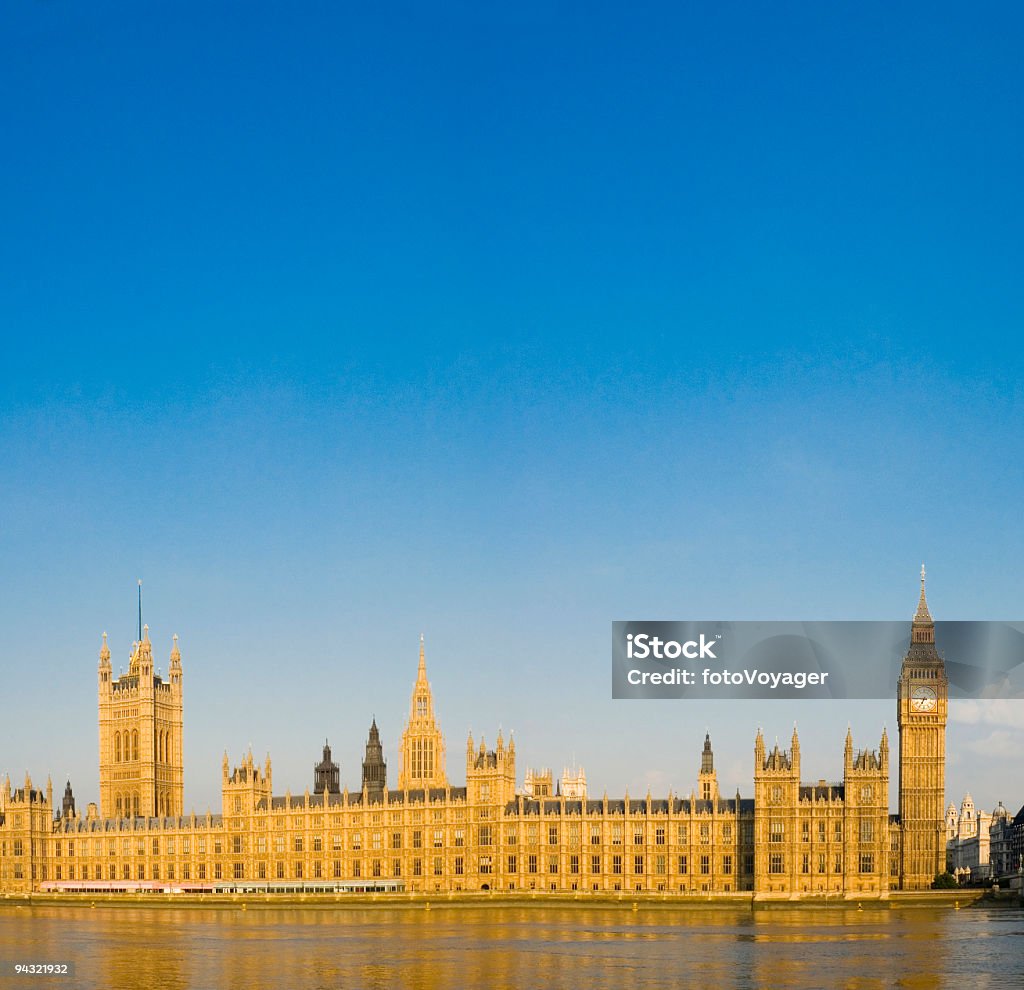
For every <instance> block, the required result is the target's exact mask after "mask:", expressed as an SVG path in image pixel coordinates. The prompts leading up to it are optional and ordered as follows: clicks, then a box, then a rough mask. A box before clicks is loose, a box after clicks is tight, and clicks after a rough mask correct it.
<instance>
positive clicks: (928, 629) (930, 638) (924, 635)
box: [910, 564, 935, 644]
mask: <svg viewBox="0 0 1024 990" xmlns="http://www.w3.org/2000/svg"><path fill="white" fill-rule="evenodd" d="M924 577H925V573H924V564H922V565H921V597H920V598H919V599H918V600H917V611H916V612H915V613H914V621H913V623H912V624H911V637H910V641H911V642H912V643H932V644H934V643H935V623H934V622H933V621H932V614H931V612H929V611H928V600H927V599H926V598H925V596H924Z"/></svg>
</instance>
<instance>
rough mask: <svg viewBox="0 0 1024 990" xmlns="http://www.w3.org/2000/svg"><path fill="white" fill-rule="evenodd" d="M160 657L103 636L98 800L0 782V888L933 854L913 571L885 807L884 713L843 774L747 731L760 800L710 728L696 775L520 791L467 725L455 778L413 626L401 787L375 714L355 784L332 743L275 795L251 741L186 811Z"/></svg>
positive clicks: (625, 875) (737, 865) (604, 886)
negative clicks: (835, 775) (814, 775)
mask: <svg viewBox="0 0 1024 990" xmlns="http://www.w3.org/2000/svg"><path fill="white" fill-rule="evenodd" d="M929 646H930V650H929V649H928V647H929ZM171 659H172V663H171V667H170V678H169V682H167V683H165V682H163V681H161V680H160V678H159V677H158V676H157V675H155V674H153V671H152V655H151V651H150V647H149V637H148V633H147V634H146V635H145V636H144V637H143V640H142V641H141V642H140V643H137V644H135V645H134V647H133V652H132V664H131V667H130V669H129V672H128V674H127V675H124V676H122V677H121V678H119V679H118V680H117V681H113V680H112V679H111V674H110V654H109V649H108V648H107V646H106V642H105V641H104V645H103V650H102V651H101V654H100V668H99V682H100V747H101V748H100V768H101V769H100V778H101V804H100V807H99V808H97V807H96V805H95V804H91V805H89V807H88V809H87V810H86V812H85V814H82V813H81V812H80V811H75V808H74V802H73V799H70V798H71V795H70V789H68V791H66V793H65V801H64V802H63V808H62V809H61V810H60V811H59V812H58V814H57V815H56V817H55V815H54V804H53V795H52V787H51V786H50V784H49V783H48V784H47V786H46V788H45V790H39V789H37V788H35V787H34V786H33V784H32V781H31V780H30V779H29V778H28V777H27V776H26V780H25V782H24V786H23V787H21V788H18V789H12V788H11V784H10V781H9V780H7V781H5V782H4V785H3V786H2V787H0V890H2V891H4V892H28V891H33V890H53V889H59V890H89V891H97V890H113V891H129V890H137V889H183V890H226V889H232V888H235V889H245V888H246V887H249V888H256V889H270V890H274V889H276V890H294V889H306V890H331V889H338V890H346V889H347V890H351V889H367V888H369V889H402V890H405V891H410V892H435V891H436V892H448V891H460V890H465V891H475V890H500V891H578V892H601V893H608V892H623V893H626V892H645V893H665V894H677V895H698V896H699V895H701V894H704V895H706V894H710V893H728V892H736V891H752V892H755V893H756V894H758V895H760V896H764V897H773V896H777V897H793V896H801V895H805V896H815V895H826V894H827V895H832V896H835V895H840V896H844V895H845V896H862V895H884V894H885V893H886V892H887V891H888V890H890V889H893V888H898V887H903V888H921V887H925V886H928V885H929V884H930V883H931V881H932V878H933V877H934V874H935V873H937V872H939V871H940V870H941V869H942V866H943V863H942V858H943V856H944V853H945V849H944V847H945V834H944V821H943V813H942V803H943V760H944V748H943V739H944V728H945V712H946V687H945V685H946V682H945V676H944V673H943V671H942V666H941V665H942V661H941V659H938V655H937V654H935V651H934V636H933V626H932V623H931V617H930V615H928V611H927V606H926V604H925V601H924V588H923V581H922V592H921V600H920V604H919V607H918V612H917V614H916V615H915V618H914V623H913V631H912V643H911V647H910V651H909V652H908V655H907V657H906V659H905V660H904V664H903V672H902V675H901V678H900V688H899V699H898V706H899V714H898V724H899V727H900V750H899V752H900V768H899V772H900V814H899V815H895V816H890V815H889V812H888V802H887V796H888V787H889V744H888V739H887V737H886V734H885V732H883V733H882V736H881V740H880V743H879V746H878V748H877V749H869V750H855V749H854V746H853V739H852V736H851V734H850V733H849V731H848V732H847V736H846V745H845V750H844V760H843V779H842V780H841V781H837V782H831V783H830V782H826V781H824V780H819V781H817V782H814V783H805V782H803V781H802V780H801V772H800V742H799V738H798V736H797V732H796V729H795V728H794V731H793V735H792V738H791V741H790V746H789V748H788V749H785V750H783V749H780V748H779V746H778V744H775V745H774V746H773V747H772V748H771V749H770V750H769V749H768V748H767V747H766V745H765V742H764V738H763V736H762V734H761V732H760V731H758V734H757V738H756V740H755V744H754V795H753V798H742V797H741V796H740V795H739V793H737V794H736V795H735V797H723V796H722V795H721V794H719V790H718V783H717V776H716V773H715V769H714V757H713V752H712V750H711V740H710V738H706V739H705V745H704V751H703V753H702V754H701V758H700V764H699V767H700V768H699V771H698V773H697V780H696V784H697V787H696V789H693V790H691V791H690V793H689V794H676V793H672V792H670V793H669V794H668V795H666V796H665V797H657V798H656V797H653V796H652V795H651V794H647V795H646V796H645V797H642V798H631V797H630V796H629V795H628V794H627V795H625V796H624V797H622V798H609V797H608V796H607V795H605V796H603V797H602V798H600V799H596V800H595V799H592V798H588V797H587V795H586V791H585V785H582V787H580V786H575V787H574V788H573V789H572V793H571V794H565V793H557V794H555V795H552V794H551V793H550V788H544V787H530V788H529V791H530V792H532V793H527V789H526V788H524V789H523V790H517V787H516V780H517V773H516V751H515V743H514V741H512V740H509V741H508V742H507V743H506V741H505V740H504V738H503V737H502V735H501V733H500V732H499V733H498V737H497V741H496V744H495V746H494V748H493V749H491V748H488V747H487V745H486V744H485V743H484V741H483V740H480V742H479V744H477V743H476V742H475V741H474V740H473V738H472V736H470V738H469V739H468V741H467V745H466V783H465V786H461V787H458V786H452V784H451V783H450V781H449V780H448V779H447V776H446V772H445V761H444V753H445V747H444V739H443V737H442V734H441V731H440V728H439V726H438V724H437V721H436V719H435V716H434V704H433V695H432V691H431V688H430V684H429V682H428V681H427V677H426V664H425V659H424V655H423V647H422V643H421V647H420V658H419V668H418V671H417V678H416V682H415V685H414V688H413V693H412V700H411V705H410V713H409V722H408V724H407V726H406V729H405V732H404V733H403V735H402V746H401V767H400V770H399V775H398V787H397V788H391V789H389V788H388V787H387V786H386V780H385V776H386V767H385V765H384V763H383V760H382V758H381V756H380V744H379V737H378V736H377V729H376V723H374V725H373V726H372V728H371V733H370V741H369V743H368V746H367V762H366V763H365V764H364V774H363V789H362V790H361V791H358V792H349V791H348V790H347V789H344V790H341V791H340V792H339V791H337V790H336V789H335V788H334V787H333V786H332V785H333V783H334V774H333V772H330V771H333V765H332V763H331V761H330V757H329V754H328V753H326V751H325V757H324V761H323V763H322V764H321V765H320V766H318V767H317V768H316V770H317V773H318V774H320V776H318V777H317V778H316V779H317V780H319V781H321V783H322V785H323V789H322V791H320V792H316V791H314V792H312V793H311V792H310V791H308V790H306V791H305V792H304V793H302V794H291V793H290V792H287V791H286V792H285V794H284V795H275V794H274V792H273V776H272V767H271V761H270V758H269V757H267V759H266V761H265V762H264V763H263V764H262V765H260V764H258V763H257V762H255V761H254V760H253V757H252V754H251V753H248V754H246V755H245V756H244V757H243V759H242V760H241V762H240V763H239V764H238V765H237V766H235V767H231V766H230V764H229V761H228V757H227V755H225V757H224V761H223V766H222V803H221V809H220V812H219V813H218V814H212V813H207V814H205V815H194V814H193V815H184V814H182V808H181V805H182V790H181V788H182V773H181V741H182V736H181V658H180V654H179V653H178V650H177V642H176V641H175V647H174V652H173V653H172V658H171ZM921 688H927V690H924V691H922V690H920V689H921ZM136 734H138V744H137V745H138V749H137V750H136V741H135V739H136ZM119 741H120V751H119V746H118V742H119ZM581 776H582V775H581ZM527 777H528V779H529V780H531V781H534V782H535V781H536V779H539V778H536V776H535V775H533V774H528V775H527ZM579 779H580V778H577V784H578V783H579ZM582 779H583V780H585V777H582ZM136 800H137V801H138V803H137V804H136ZM936 801H937V802H938V803H937V804H936ZM936 808H937V812H936ZM136 811H138V814H136Z"/></svg>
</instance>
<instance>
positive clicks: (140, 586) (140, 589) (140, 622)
mask: <svg viewBox="0 0 1024 990" xmlns="http://www.w3.org/2000/svg"><path fill="white" fill-rule="evenodd" d="M139 642H140V643H141V642H142V578H139Z"/></svg>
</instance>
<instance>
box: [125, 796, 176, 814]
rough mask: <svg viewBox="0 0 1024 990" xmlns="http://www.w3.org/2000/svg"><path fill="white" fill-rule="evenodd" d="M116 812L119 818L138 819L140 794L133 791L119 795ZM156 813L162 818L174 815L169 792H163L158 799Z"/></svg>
mask: <svg viewBox="0 0 1024 990" xmlns="http://www.w3.org/2000/svg"><path fill="white" fill-rule="evenodd" d="M114 811H115V814H116V816H117V817H118V818H138V817H139V814H140V811H139V792H138V791H131V792H125V793H123V794H118V795H116V797H115V798H114ZM156 813H157V814H158V815H160V817H161V818H166V817H168V816H169V815H170V814H172V808H171V795H170V794H169V793H168V792H167V791H161V792H160V793H159V794H158V795H157V797H156ZM146 814H150V812H148V811H147V812H146Z"/></svg>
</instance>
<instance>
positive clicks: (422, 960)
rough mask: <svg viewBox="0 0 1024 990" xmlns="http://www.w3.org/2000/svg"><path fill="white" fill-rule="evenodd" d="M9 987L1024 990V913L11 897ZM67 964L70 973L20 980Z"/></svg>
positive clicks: (1, 936) (6, 930)
mask: <svg viewBox="0 0 1024 990" xmlns="http://www.w3.org/2000/svg"><path fill="white" fill-rule="evenodd" d="M0 959H2V960H3V966H4V972H3V974H2V976H0V986H3V987H8V986H12V987H15V986H18V987H29V986H32V987H40V988H41V987H52V986H65V987H83V988H92V987H96V988H104V990H110V988H124V990H151V988H157V990H213V988H236V987H237V988H239V990H242V988H245V990H264V988H266V990H271V988H273V990H279V988H292V990H313V988H324V990H328V988H331V990H333V988H346V990H347V988H361V987H366V988H385V987H388V988H390V987H401V988H410V990H434V988H450V987H454V988H460V987H467V988H471V987H480V988H485V987H486V988H488V990H522V988H529V987H554V988H561V987H566V988H570V987H571V988H573V990H613V988H614V990H620V988H623V987H628V988H631V990H646V988H661V987H678V986H689V985H704V986H709V987H750V988H754V987H783V988H811V987H851V988H869V987H870V988H875V987H878V988H881V987H893V986H900V987H908V988H922V990H923V988H933V987H936V988H938V987H957V988H963V987H971V988H972V990H976V988H985V987H993V988H995V987H1000V988H1004V987H1022V986H1024V911H1022V910H1020V909H1015V908H996V907H986V906H982V907H978V906H974V907H970V908H965V909H963V910H960V911H955V910H946V909H943V910H938V909H931V908H908V909H900V910H890V909H888V908H867V907H865V909H864V910H862V911H858V910H856V908H852V909H846V908H842V909H840V908H836V909H831V908H813V909H806V908H805V909H787V908H782V909H780V908H773V909H771V910H758V911H755V912H753V913H752V912H750V911H748V910H736V911H733V910H731V909H719V908H716V909H714V910H700V909H694V908H686V909H673V908H663V907H655V908H651V907H644V906H642V905H641V906H640V907H639V908H638V910H636V911H632V910H630V908H629V906H614V907H596V906H595V907H571V906H570V907H565V906H552V907H543V906H532V905H531V906H524V907H519V906H505V907H501V908H496V907H486V906H483V907H481V906H452V907H439V906H432V907H431V909H429V910H428V909H426V908H425V907H424V906H423V905H418V906H409V907H395V908H391V907H379V906H371V907H367V908H365V909H363V908H356V907H346V908H341V909H335V908H292V907H288V908H272V907H271V908H267V907H251V908H247V909H245V910H243V909H242V908H241V907H231V908H217V909H207V908H204V907H201V906H200V907H189V908H175V907H167V908H164V907H137V908H133V907H116V908H112V907H103V906H101V905H97V906H96V907H94V908H90V907H88V906H87V905H83V906H82V907H77V906H74V907H71V906H61V907H54V906H45V905H44V906H22V907H18V906H15V905H3V906H2V907H0ZM48 962H49V963H52V962H65V963H69V964H71V965H72V966H73V969H74V972H73V974H71V975H68V976H66V977H55V976H53V977H45V976H16V975H14V970H13V966H14V964H16V963H22V964H30V963H48Z"/></svg>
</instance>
